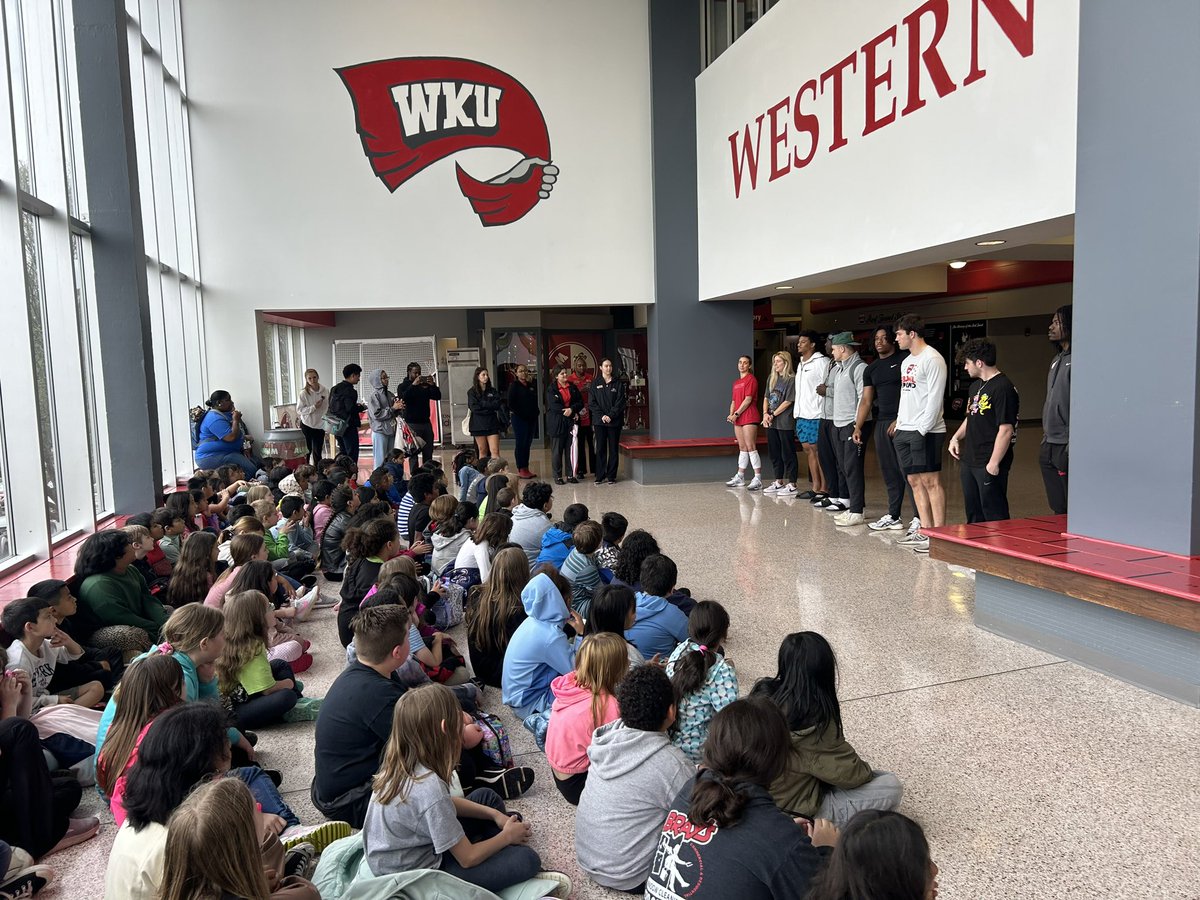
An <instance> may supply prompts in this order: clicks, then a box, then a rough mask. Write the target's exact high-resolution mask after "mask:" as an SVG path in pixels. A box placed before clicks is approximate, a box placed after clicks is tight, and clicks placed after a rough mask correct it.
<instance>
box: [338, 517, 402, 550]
mask: <svg viewBox="0 0 1200 900" xmlns="http://www.w3.org/2000/svg"><path fill="white" fill-rule="evenodd" d="M398 539H399V535H398V533H397V531H396V522H395V520H394V519H392V518H391V516H389V517H388V518H386V519H371V520H370V521H368V522H365V523H364V524H362V525H360V526H357V527H354V528H350V529H348V530H347V531H346V536H345V537H344V538H342V549H343V550H345V551H346V554H347V555H348V556H351V557H353V558H355V559H366V558H367V557H369V556H378V555H379V553H380V552H381V551H382V550H383V548H384V547H386V546H387V545H388V544H390V543H391V542H392V541H395V540H398Z"/></svg>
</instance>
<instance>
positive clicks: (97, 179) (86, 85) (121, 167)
mask: <svg viewBox="0 0 1200 900" xmlns="http://www.w3.org/2000/svg"><path fill="white" fill-rule="evenodd" d="M72 8H73V10H74V16H75V49H76V56H77V60H78V65H79V106H80V115H81V118H82V130H83V153H84V159H85V169H86V172H87V193H88V206H89V209H88V212H89V215H90V217H91V226H92V258H93V265H94V268H95V279H96V304H97V309H98V311H99V316H98V320H99V321H98V323H97V325H98V329H99V332H100V352H99V358H100V363H101V375H102V377H103V378H104V395H105V408H104V409H101V410H99V411H98V412H99V413H100V414H101V415H104V416H106V417H107V419H108V443H109V447H108V449H109V452H110V453H111V455H112V474H113V500H114V503H115V506H116V511H117V512H118V513H136V512H144V511H145V510H148V509H153V508H154V507H155V506H156V505H157V504H158V501H159V499H160V497H161V493H162V491H161V486H160V485H159V483H158V481H159V470H160V469H161V449H160V446H159V438H158V406H157V402H156V396H155V379H154V354H153V352H152V349H151V346H152V345H151V332H150V302H149V297H148V294H147V287H146V251H145V242H144V239H143V234H142V209H141V201H140V198H139V194H138V176H137V151H136V144H135V142H134V131H133V108H132V102H131V99H130V95H129V45H128V43H127V41H126V36H125V4H124V3H123V2H121V0H88V2H86V3H74V4H72Z"/></svg>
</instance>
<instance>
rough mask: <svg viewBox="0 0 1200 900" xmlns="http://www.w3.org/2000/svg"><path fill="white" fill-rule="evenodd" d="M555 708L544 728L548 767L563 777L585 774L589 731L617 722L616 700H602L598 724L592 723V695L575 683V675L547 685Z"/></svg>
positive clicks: (555, 680) (568, 675)
mask: <svg viewBox="0 0 1200 900" xmlns="http://www.w3.org/2000/svg"><path fill="white" fill-rule="evenodd" d="M550 690H551V691H552V692H553V693H554V705H553V706H552V707H550V725H549V727H548V728H547V729H546V759H547V760H549V762H550V767H551V768H552V769H554V770H555V771H557V772H562V773H564V774H566V775H576V774H578V773H580V772H586V771H587V768H588V755H587V751H588V747H589V746H591V743H592V732H593V731H594V730H595V729H596V728H599V727H600V726H601V725H607V724H608V723H609V722H612V721H614V720H615V719H619V718H620V717H621V711H620V709H619V708H618V706H617V698H616V697H611V696H606V697H605V698H604V712H603V718H602V720H601V721H599V722H596V723H594V724H593V722H592V692H591V691H589V690H585V689H583V688H581V687H580V686H579V685H578V684H576V683H575V673H574V672H568V673H567V674H566V675H559V676H558V677H557V678H555V679H554V681H552V682H551V683H550Z"/></svg>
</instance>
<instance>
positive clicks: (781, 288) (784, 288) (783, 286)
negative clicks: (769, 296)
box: [775, 284, 792, 291]
mask: <svg viewBox="0 0 1200 900" xmlns="http://www.w3.org/2000/svg"><path fill="white" fill-rule="evenodd" d="M791 289H792V286H791V285H790V284H779V285H776V286H775V290H777V291H790V290H791Z"/></svg>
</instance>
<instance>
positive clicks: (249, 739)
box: [242, 731, 258, 747]
mask: <svg viewBox="0 0 1200 900" xmlns="http://www.w3.org/2000/svg"><path fill="white" fill-rule="evenodd" d="M242 737H244V738H245V739H246V743H248V744H249V745H250V746H251V747H256V746H258V735H257V734H255V733H254V732H253V731H243V732H242Z"/></svg>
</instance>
